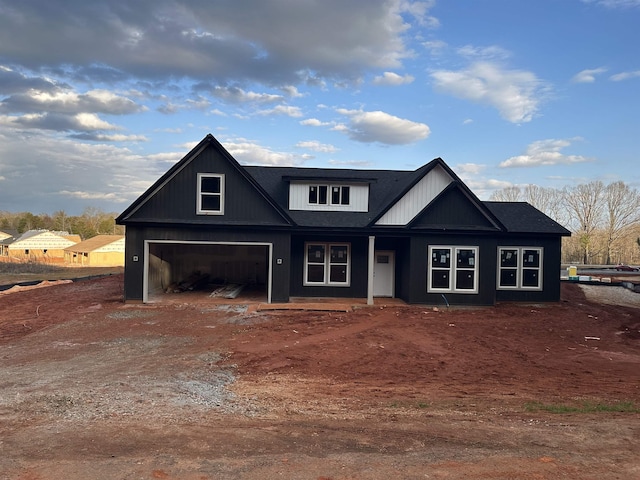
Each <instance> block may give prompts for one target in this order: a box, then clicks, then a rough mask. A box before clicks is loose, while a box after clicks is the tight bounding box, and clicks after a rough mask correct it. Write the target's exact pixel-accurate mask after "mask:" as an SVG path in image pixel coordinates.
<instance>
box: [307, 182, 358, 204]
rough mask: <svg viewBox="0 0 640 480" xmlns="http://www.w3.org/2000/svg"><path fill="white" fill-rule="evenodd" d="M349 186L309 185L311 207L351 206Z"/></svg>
mask: <svg viewBox="0 0 640 480" xmlns="http://www.w3.org/2000/svg"><path fill="white" fill-rule="evenodd" d="M349 196H350V188H349V186H348V185H309V203H310V204H311V205H349V202H350V198H349Z"/></svg>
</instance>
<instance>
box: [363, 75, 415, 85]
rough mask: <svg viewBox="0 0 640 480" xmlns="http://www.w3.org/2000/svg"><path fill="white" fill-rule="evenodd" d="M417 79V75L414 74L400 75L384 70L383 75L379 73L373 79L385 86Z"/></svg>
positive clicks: (374, 81)
mask: <svg viewBox="0 0 640 480" xmlns="http://www.w3.org/2000/svg"><path fill="white" fill-rule="evenodd" d="M414 80H415V77H413V76H412V75H398V74H397V73H393V72H384V73H383V74H382V75H379V76H377V77H375V78H374V79H373V84H374V85H384V86H398V85H407V84H409V83H412V82H413V81H414Z"/></svg>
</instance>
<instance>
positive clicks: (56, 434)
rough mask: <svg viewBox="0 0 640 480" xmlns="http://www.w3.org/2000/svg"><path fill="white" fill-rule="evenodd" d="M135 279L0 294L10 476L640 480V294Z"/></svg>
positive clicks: (1, 447) (2, 403)
mask: <svg viewBox="0 0 640 480" xmlns="http://www.w3.org/2000/svg"><path fill="white" fill-rule="evenodd" d="M122 282H123V278H122V275H114V276H110V277H106V278H101V279H94V280H88V281H80V282H74V283H67V284H61V285H54V286H49V287H46V288H40V289H33V290H24V291H18V292H14V293H10V294H4V295H0V453H1V454H0V478H2V479H12V480H13V479H16V480H17V479H20V480H50V479H69V480H76V479H78V480H79V479H82V480H86V479H185V480H205V479H207V480H214V479H215V480H219V479H221V480H226V479H249V480H251V479H276V478H277V479H280V478H282V479H311V480H346V479H350V480H354V479H372V480H382V479H385V480H387V479H389V478H397V479H493V480H500V479H532V480H539V479H575V480H577V479H580V480H584V479H587V480H588V479H593V480H595V479H598V480H601V479H639V478H640V294H634V293H633V292H630V291H627V290H624V289H622V288H621V287H609V286H596V287H592V286H589V287H586V288H583V287H581V286H579V285H577V284H569V283H565V284H563V293H562V297H563V298H562V301H561V302H560V303H558V304H553V305H526V306H523V305H520V306H518V305H510V304H502V305H498V306H497V307H493V308H477V309H470V308H467V309H450V310H446V309H442V308H439V309H438V310H435V309H433V308H432V307H418V306H411V307H409V306H402V305H388V306H385V305H384V304H378V305H376V306H374V307H360V308H356V309H355V310H354V311H352V312H331V311H328V312H318V311H295V310H289V311H257V310H256V308H255V305H249V304H243V303H241V302H240V303H234V304H226V305H225V304H221V303H219V302H220V300H217V301H213V300H209V301H206V300H204V301H201V302H198V303H195V304H191V303H189V304H188V303H181V302H179V301H178V302H174V303H172V304H168V305H131V304H124V303H123V302H122V293H123V284H122ZM594 289H595V290H594ZM605 302H607V303H614V304H617V305H607V304H606V303H605ZM549 410H554V411H553V412H552V411H549Z"/></svg>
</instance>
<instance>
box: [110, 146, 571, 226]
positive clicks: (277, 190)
mask: <svg viewBox="0 0 640 480" xmlns="http://www.w3.org/2000/svg"><path fill="white" fill-rule="evenodd" d="M209 147H211V148H212V149H214V150H215V152H216V154H219V155H220V156H221V157H222V159H223V160H224V161H226V162H228V165H229V166H230V168H231V170H229V171H233V172H237V173H238V175H240V176H241V179H244V180H246V182H248V185H249V187H248V188H249V190H247V192H251V195H253V191H255V192H257V194H258V195H259V196H260V198H262V199H263V200H264V201H265V202H266V205H265V206H267V205H268V206H270V207H271V208H272V209H273V210H268V208H269V207H267V210H265V211H268V212H272V211H273V212H275V215H276V216H275V217H273V218H274V219H275V218H278V219H282V220H283V221H284V222H283V223H278V224H277V225H278V226H284V227H287V226H288V227H293V226H295V227H300V228H309V229H313V228H333V229H336V228H339V229H343V230H351V231H353V230H362V229H372V230H374V229H375V230H379V229H384V228H392V229H395V230H398V229H405V230H407V231H408V230H411V229H420V230H429V229H435V230H441V229H443V228H444V229H448V230H450V231H455V230H461V231H462V230H466V231H469V230H473V229H477V230H484V231H502V232H512V233H534V234H536V233H540V234H554V235H570V232H569V231H568V230H567V229H565V228H564V227H562V226H561V225H560V224H558V223H557V222H555V221H554V220H552V219H551V218H549V217H547V216H546V215H545V214H543V213H542V212H540V211H539V210H537V209H535V208H534V207H532V206H531V205H529V204H527V203H524V202H520V203H509V202H483V201H481V200H480V199H478V197H476V195H475V194H474V193H473V192H472V191H471V190H470V189H469V188H468V187H467V185H466V184H465V183H464V182H463V181H462V180H461V179H460V178H459V177H458V176H457V175H456V174H455V172H453V170H451V168H450V167H449V166H448V165H447V164H446V163H445V162H444V161H443V160H442V159H441V158H436V159H434V160H432V161H430V162H429V163H427V164H425V165H423V166H422V167H420V168H418V169H416V170H413V171H405V170H360V169H339V168H329V169H327V168H306V167H274V166H241V165H240V164H239V163H238V162H237V161H236V160H235V159H234V158H233V157H232V156H231V154H229V152H227V150H226V149H225V148H224V147H223V146H222V145H221V144H220V143H219V142H218V141H217V140H216V139H215V138H214V137H213V135H211V134H208V135H207V136H206V137H205V138H204V139H203V140H202V141H201V142H200V143H199V144H198V145H197V146H196V147H194V148H193V149H192V150H191V151H190V152H189V153H188V154H187V155H185V156H184V157H183V158H182V159H181V160H180V161H179V162H177V163H176V164H175V165H173V166H172V167H171V168H170V169H169V170H168V171H167V172H166V173H165V174H164V175H162V176H161V177H160V178H159V179H158V180H157V181H156V182H155V183H154V184H153V185H151V186H150V187H149V188H148V189H147V190H146V191H145V192H144V193H143V194H142V195H141V196H140V197H138V198H137V199H136V200H135V201H134V202H133V203H132V204H131V205H130V206H129V207H128V208H127V209H126V210H124V212H122V214H120V215H119V216H118V218H117V219H116V222H117V223H118V224H125V225H126V224H129V223H135V222H159V223H165V219H163V218H156V217H157V215H156V217H154V216H153V215H152V216H150V217H149V218H146V217H145V218H143V217H144V215H138V216H137V217H136V212H138V211H143V212H144V211H145V210H144V209H143V206H144V205H145V204H146V203H147V202H149V201H150V200H151V199H152V198H154V196H155V195H156V194H157V193H158V192H159V191H160V190H162V189H163V188H164V187H165V186H166V185H167V184H168V183H169V182H171V180H172V179H174V178H175V177H176V176H177V175H178V174H179V173H180V172H181V171H183V169H185V168H186V167H187V166H188V165H189V164H190V163H191V162H193V161H194V160H195V159H196V158H198V157H199V155H200V154H202V153H203V152H205V149H207V148H209ZM224 165H227V163H225V164H224ZM234 175H235V173H234ZM238 178H240V177H238ZM244 180H242V182H244ZM315 181H318V182H323V183H328V184H331V182H336V183H342V184H352V185H355V184H364V183H366V184H367V185H368V188H369V198H368V211H366V212H363V211H348V212H347V211H318V210H297V209H292V210H290V209H289V188H290V185H291V183H293V182H309V183H310V182H315ZM421 182H422V183H421ZM242 185H245V183H242ZM251 198H253V197H251ZM447 198H450V199H453V200H454V201H455V202H457V205H458V207H459V211H458V212H454V213H455V214H456V215H454V216H449V217H448V218H447V207H446V206H445V205H443V203H444V202H445V201H446V199H447ZM403 203H404V204H409V203H410V209H409V212H408V213H406V212H403V213H402V214H401V215H398V214H397V212H399V211H400V210H402V209H403V208H404V205H403ZM394 209H395V213H393V214H392V215H389V216H388V218H386V219H385V220H384V221H382V222H380V219H382V218H384V217H385V215H388V214H389V212H392V211H394ZM431 210H433V211H431ZM449 210H451V209H449ZM462 210H464V212H466V213H465V215H462V214H461V211H462ZM456 219H457V220H456ZM182 220H184V223H193V224H196V223H202V219H199V218H198V219H189V220H186V219H181V218H178V217H176V218H173V219H166V223H172V222H174V223H175V222H178V221H179V222H182ZM431 220H433V221H431ZM278 221H279V220H278ZM225 222H226V223H225ZM220 224H224V225H229V226H232V225H234V224H239V223H237V222H236V223H234V221H233V219H229V220H228V219H224V222H221V223H220ZM255 225H257V224H251V226H255ZM259 225H261V226H269V227H271V226H273V224H270V223H269V222H264V223H259Z"/></svg>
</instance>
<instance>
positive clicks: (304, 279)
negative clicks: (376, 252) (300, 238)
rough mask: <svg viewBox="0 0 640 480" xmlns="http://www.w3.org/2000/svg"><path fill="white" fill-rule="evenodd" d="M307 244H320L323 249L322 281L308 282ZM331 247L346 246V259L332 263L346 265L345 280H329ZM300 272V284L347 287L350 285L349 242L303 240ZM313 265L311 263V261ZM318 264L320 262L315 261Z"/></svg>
mask: <svg viewBox="0 0 640 480" xmlns="http://www.w3.org/2000/svg"><path fill="white" fill-rule="evenodd" d="M309 245H322V246H323V247H324V249H325V251H324V262H323V263H322V265H323V267H324V280H323V281H322V282H310V281H309V279H308V272H309V269H308V266H309V249H308V247H309ZM331 247H347V261H346V262H343V263H334V264H333V265H345V264H346V266H347V271H346V276H347V281H346V282H332V281H331V265H332V263H331ZM302 263H303V268H304V270H303V272H302V285H303V286H305V287H349V286H351V244H350V243H348V242H305V243H304V262H302ZM311 265H313V263H311ZM316 265H320V263H316Z"/></svg>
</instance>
